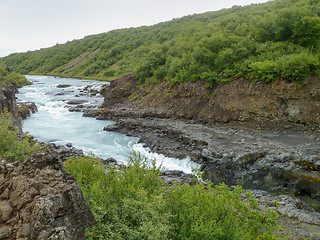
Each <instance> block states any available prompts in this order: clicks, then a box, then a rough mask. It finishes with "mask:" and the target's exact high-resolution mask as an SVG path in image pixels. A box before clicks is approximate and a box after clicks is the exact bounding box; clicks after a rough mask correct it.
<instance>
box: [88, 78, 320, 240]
mask: <svg viewBox="0 0 320 240" xmlns="http://www.w3.org/2000/svg"><path fill="white" fill-rule="evenodd" d="M319 82H320V81H317V80H316V79H311V80H310V82H309V83H308V85H305V86H302V87H298V86H297V85H294V84H293V83H289V82H285V81H283V82H276V83H273V84H271V85H267V84H265V83H256V84H254V83H250V82H248V81H246V80H244V79H239V80H236V81H234V82H232V83H230V84H229V85H225V84H221V85H217V86H215V87H214V88H213V91H212V93H211V95H208V92H207V90H206V89H205V88H204V86H203V84H202V83H200V82H189V83H186V84H185V85H178V86H169V85H168V84H165V83H163V84H160V85H154V86H152V85H147V86H143V87H141V86H140V87H139V86H138V84H137V82H136V80H135V79H134V77H133V75H128V76H125V77H122V78H120V79H117V80H115V81H114V82H111V84H110V86H106V87H105V88H104V89H103V90H102V92H101V93H102V95H103V96H104V97H105V101H104V104H103V106H102V108H100V109H99V110H95V111H90V110H88V111H85V113H84V115H85V116H95V117H97V118H100V119H111V120H115V121H116V123H115V124H114V125H112V126H108V127H107V128H106V129H105V130H107V131H119V132H123V133H126V134H128V135H133V136H136V137H139V138H140V141H141V142H143V143H145V144H146V146H148V147H150V148H151V149H152V151H155V152H158V153H163V154H165V155H169V156H173V157H177V158H183V157H185V156H190V157H191V159H192V160H193V161H195V162H198V163H200V164H201V169H202V170H203V171H204V176H205V178H206V179H210V180H211V181H212V182H213V183H215V184H217V183H220V182H226V183H227V184H229V185H242V186H244V187H245V188H247V189H259V190H266V191H268V192H269V194H273V195H274V196H276V195H279V194H280V195H283V194H285V195H286V196H287V197H286V198H288V199H289V198H290V199H292V201H298V202H299V201H301V203H307V204H308V205H309V206H312V207H313V208H314V209H316V210H318V211H319V210H320V184H319V182H320V148H319V146H320V145H319V144H320V132H319V116H320V113H319V109H320V108H318V107H317V106H319V103H320V102H319V99H320V98H319V97H318V92H319V91H318V90H319V89H320V84H319ZM289 196H291V197H292V198H291V197H289ZM278 198H279V197H278ZM280 198H281V197H280ZM282 198H283V197H282ZM282 198H281V199H282ZM270 199H271V198H270ZM270 199H269V200H270ZM294 199H300V200H294ZM263 201H264V200H263ZM279 201H280V200H279ZM290 201H291V200H290ZM290 201H289V202H288V203H287V204H285V205H288V206H291V205H292V202H291V203H290ZM266 202H268V201H266ZM280 202H281V201H280ZM290 204H291V205H290ZM298 205H299V204H298ZM300 205H301V204H300ZM302 209H303V210H302V212H304V211H305V208H304V207H303V208H302ZM311 209H312V208H311ZM290 211H291V210H288V211H287V214H284V216H287V217H288V218H291V216H292V215H291V214H290V213H289V212H290ZM279 212H280V214H282V213H281V210H279ZM312 212H313V213H314V214H315V215H314V217H315V219H317V218H318V217H319V216H318V215H317V213H316V212H315V211H314V210H312ZM303 219H304V218H303V217H297V218H296V217H295V220H294V222H295V224H297V226H298V224H300V225H301V226H302V225H303V223H305V224H311V227H310V226H308V229H309V230H310V229H316V230H315V231H314V232H313V233H311V235H313V236H314V239H317V237H316V236H317V234H320V230H319V223H318V222H317V221H308V222H304V220H303ZM289 222H290V224H292V221H291V220H290V221H289ZM300 225H299V226H300ZM309 230H307V232H308V231H309ZM301 231H302V230H301ZM309 233H310V231H309ZM311 235H310V236H311ZM296 239H299V237H297V238H296ZM302 239H303V238H302Z"/></svg>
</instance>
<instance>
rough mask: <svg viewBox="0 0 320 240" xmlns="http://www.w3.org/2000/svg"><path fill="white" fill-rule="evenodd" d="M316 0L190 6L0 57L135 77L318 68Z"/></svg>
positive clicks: (288, 74) (181, 78)
mask: <svg viewBox="0 0 320 240" xmlns="http://www.w3.org/2000/svg"><path fill="white" fill-rule="evenodd" d="M319 15H320V2H319V1H318V0H274V1H270V2H267V3H264V4H258V5H257V4H256V5H250V6H246V7H240V6H234V7H232V8H231V9H224V10H220V11H216V12H207V13H204V14H195V15H192V16H186V17H183V18H180V19H174V20H172V21H169V22H164V23H160V24H157V25H154V26H150V27H139V28H130V29H122V30H114V31H110V32H108V33H102V34H98V35H93V36H88V37H85V38H84V39H82V40H74V41H71V42H68V43H66V44H62V45H56V46H54V47H51V48H47V49H41V50H38V51H33V52H27V53H20V54H12V55H10V56H8V57H6V58H3V59H0V61H1V62H4V63H5V64H7V65H8V66H10V67H14V69H15V70H17V71H19V72H21V73H24V74H26V73H33V74H50V75H61V76H70V77H97V78H103V79H112V78H115V77H118V76H121V75H124V74H128V73H130V72H136V77H137V78H138V79H139V80H140V82H145V81H150V80H155V79H170V81H171V83H175V82H186V81H189V80H194V79H202V80H204V81H206V82H207V86H208V87H210V86H211V85H212V83H213V82H214V81H218V82H219V81H228V80H231V79H233V78H236V77H239V76H243V77H246V78H250V79H259V80H264V81H266V82H269V81H273V80H275V79H277V78H284V79H289V80H296V81H301V80H303V79H304V78H305V77H306V76H308V75H311V74H317V75H318V74H319V69H320V62H319V54H320V50H319V47H320V40H319V39H320V17H319Z"/></svg>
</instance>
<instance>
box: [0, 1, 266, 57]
mask: <svg viewBox="0 0 320 240" xmlns="http://www.w3.org/2000/svg"><path fill="white" fill-rule="evenodd" d="M263 2H267V0H157V1H155V0H135V1H133V0H112V1H111V0H0V56H1V52H4V50H6V51H8V50H10V49H11V51H13V50H15V51H27V50H35V49H40V48H44V47H50V46H53V45H55V44H56V43H65V42H67V41H71V40H73V39H80V38H83V37H84V36H87V35H91V34H97V33H102V32H107V31H110V30H113V29H119V28H126V27H138V26H142V25H153V24H156V23H159V22H163V21H168V20H171V19H172V18H179V17H182V16H185V15H190V14H193V13H203V12H207V11H215V10H219V9H222V8H230V7H232V6H234V5H248V4H251V3H263Z"/></svg>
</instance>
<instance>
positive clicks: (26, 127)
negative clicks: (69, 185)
mask: <svg viewBox="0 0 320 240" xmlns="http://www.w3.org/2000/svg"><path fill="white" fill-rule="evenodd" d="M26 77H27V79H28V80H29V81H31V82H32V83H33V84H32V85H28V86H24V87H22V88H20V89H19V93H18V94H17V97H18V99H19V100H22V101H30V102H34V103H35V104H36V105H37V107H38V112H36V113H34V114H31V116H30V117H28V118H27V119H25V120H24V122H23V125H22V128H23V131H25V132H28V133H29V134H31V135H32V136H34V137H35V138H36V139H38V140H39V141H42V142H45V143H55V144H57V145H66V144H69V143H71V144H72V145H73V146H74V147H75V148H78V149H81V150H83V151H84V153H86V154H89V153H93V154H95V155H96V156H99V157H101V158H105V159H106V158H114V159H116V160H117V161H118V162H120V163H124V164H125V163H126V162H127V161H128V156H129V155H130V154H131V152H132V151H135V152H140V153H141V154H142V155H143V156H146V157H147V158H148V159H155V160H156V163H157V165H160V164H161V165H162V166H163V167H164V168H165V169H167V170H181V171H184V172H186V173H190V172H191V171H192V169H193V168H198V165H197V164H196V163H194V162H192V161H191V160H190V158H185V159H175V158H169V157H166V156H164V155H161V154H157V153H153V152H151V151H150V149H149V148H146V147H144V145H143V144H141V143H138V140H139V139H138V138H135V137H130V136H126V135H124V134H122V133H117V132H107V131H103V128H104V127H106V126H107V125H110V124H112V123H113V122H112V121H106V120H96V119H95V118H88V117H83V116H82V113H81V112H70V111H69V110H68V108H67V106H70V103H71V104H72V101H76V102H78V103H79V102H81V103H83V105H84V106H85V105H86V106H100V105H101V103H102V102H103V98H102V96H100V94H96V92H97V91H99V90H100V88H101V87H102V85H103V84H106V82H100V81H94V80H82V79H70V78H58V77H51V76H31V75H28V76H26ZM63 85H64V86H63Z"/></svg>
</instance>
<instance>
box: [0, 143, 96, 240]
mask: <svg viewBox="0 0 320 240" xmlns="http://www.w3.org/2000/svg"><path fill="white" fill-rule="evenodd" d="M62 160H63V159H61V154H60V153H58V152H57V151H56V150H55V148H54V147H51V148H48V149H47V150H45V151H44V152H41V153H38V154H37V155H35V156H34V157H32V158H30V159H28V160H27V161H26V162H25V163H23V164H18V163H14V164H10V163H7V162H4V161H2V162H0V239H20V240H27V239H39V240H40V239H41V240H42V239H43V240H47V239H75V240H78V239H85V233H84V231H85V228H87V227H90V226H93V225H94V224H95V219H94V217H93V215H92V213H91V212H90V209H89V207H88V205H87V203H86V202H85V200H84V197H83V195H82V193H81V190H80V188H79V186H78V184H77V183H76V181H75V179H74V177H73V176H72V175H70V174H68V173H67V172H66V171H65V170H64V168H63V164H62Z"/></svg>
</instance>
